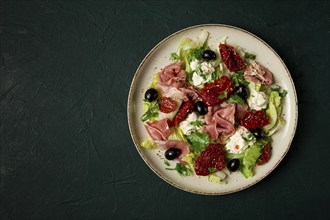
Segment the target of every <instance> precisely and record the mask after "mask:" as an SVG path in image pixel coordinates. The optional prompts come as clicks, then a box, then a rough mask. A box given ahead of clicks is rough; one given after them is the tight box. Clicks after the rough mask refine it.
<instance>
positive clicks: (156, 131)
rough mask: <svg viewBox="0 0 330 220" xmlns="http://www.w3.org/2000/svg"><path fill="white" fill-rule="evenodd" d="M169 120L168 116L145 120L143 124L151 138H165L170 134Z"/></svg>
mask: <svg viewBox="0 0 330 220" xmlns="http://www.w3.org/2000/svg"><path fill="white" fill-rule="evenodd" d="M170 123H171V121H170V120H169V119H168V118H164V119H162V120H159V121H155V122H146V123H145V124H144V126H145V128H146V130H147V132H148V133H149V135H150V137H151V138H152V140H154V141H155V140H160V141H161V140H166V139H167V137H168V136H169V135H170V134H171V128H170Z"/></svg>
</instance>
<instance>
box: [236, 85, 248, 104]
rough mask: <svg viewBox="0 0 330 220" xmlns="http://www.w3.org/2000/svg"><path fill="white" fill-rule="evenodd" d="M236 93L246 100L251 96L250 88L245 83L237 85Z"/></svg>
mask: <svg viewBox="0 0 330 220" xmlns="http://www.w3.org/2000/svg"><path fill="white" fill-rule="evenodd" d="M235 93H236V94H237V95H238V96H240V97H241V98H242V99H244V100H246V99H247V98H248V97H249V90H248V89H247V88H246V86H243V85H239V86H237V87H236V88H235Z"/></svg>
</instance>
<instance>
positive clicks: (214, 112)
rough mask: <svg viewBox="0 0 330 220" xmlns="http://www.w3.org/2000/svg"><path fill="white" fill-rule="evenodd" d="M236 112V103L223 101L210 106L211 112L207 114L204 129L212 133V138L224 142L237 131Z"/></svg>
mask: <svg viewBox="0 0 330 220" xmlns="http://www.w3.org/2000/svg"><path fill="white" fill-rule="evenodd" d="M235 112H236V104H234V103H232V104H228V103H225V102H224V103H221V104H220V105H216V106H213V107H209V112H208V113H207V114H206V116H205V122H206V125H204V127H203V130H204V131H205V132H208V133H209V134H210V138H211V139H212V140H217V141H218V142H220V143H223V142H224V141H225V140H227V139H228V138H229V137H230V136H232V135H233V134H234V133H235V127H234V123H235Z"/></svg>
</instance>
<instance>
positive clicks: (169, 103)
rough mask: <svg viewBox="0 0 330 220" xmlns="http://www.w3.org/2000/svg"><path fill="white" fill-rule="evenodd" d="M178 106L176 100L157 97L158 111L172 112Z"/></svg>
mask: <svg viewBox="0 0 330 220" xmlns="http://www.w3.org/2000/svg"><path fill="white" fill-rule="evenodd" d="M177 106H178V104H177V102H176V101H174V100H173V99H171V98H168V97H161V98H160V99H159V111H161V112H163V113H170V112H173V111H174V110H175V109H176V107H177Z"/></svg>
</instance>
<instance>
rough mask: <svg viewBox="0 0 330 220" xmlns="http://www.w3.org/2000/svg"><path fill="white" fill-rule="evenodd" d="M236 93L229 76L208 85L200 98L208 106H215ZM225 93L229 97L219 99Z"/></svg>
mask: <svg viewBox="0 0 330 220" xmlns="http://www.w3.org/2000/svg"><path fill="white" fill-rule="evenodd" d="M233 91H234V84H233V82H232V81H231V79H230V78H229V77H228V76H225V75H223V76H221V78H220V79H218V80H215V81H214V82H213V83H211V84H207V85H206V86H205V87H204V88H203V89H202V90H201V92H200V98H201V99H202V101H203V102H204V103H205V104H206V105H207V106H214V105H217V104H220V103H221V102H223V101H225V100H227V97H230V95H231V94H232V93H233ZM224 92H226V93H227V96H226V97H224V98H221V99H219V96H220V95H221V94H223V93H224Z"/></svg>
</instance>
